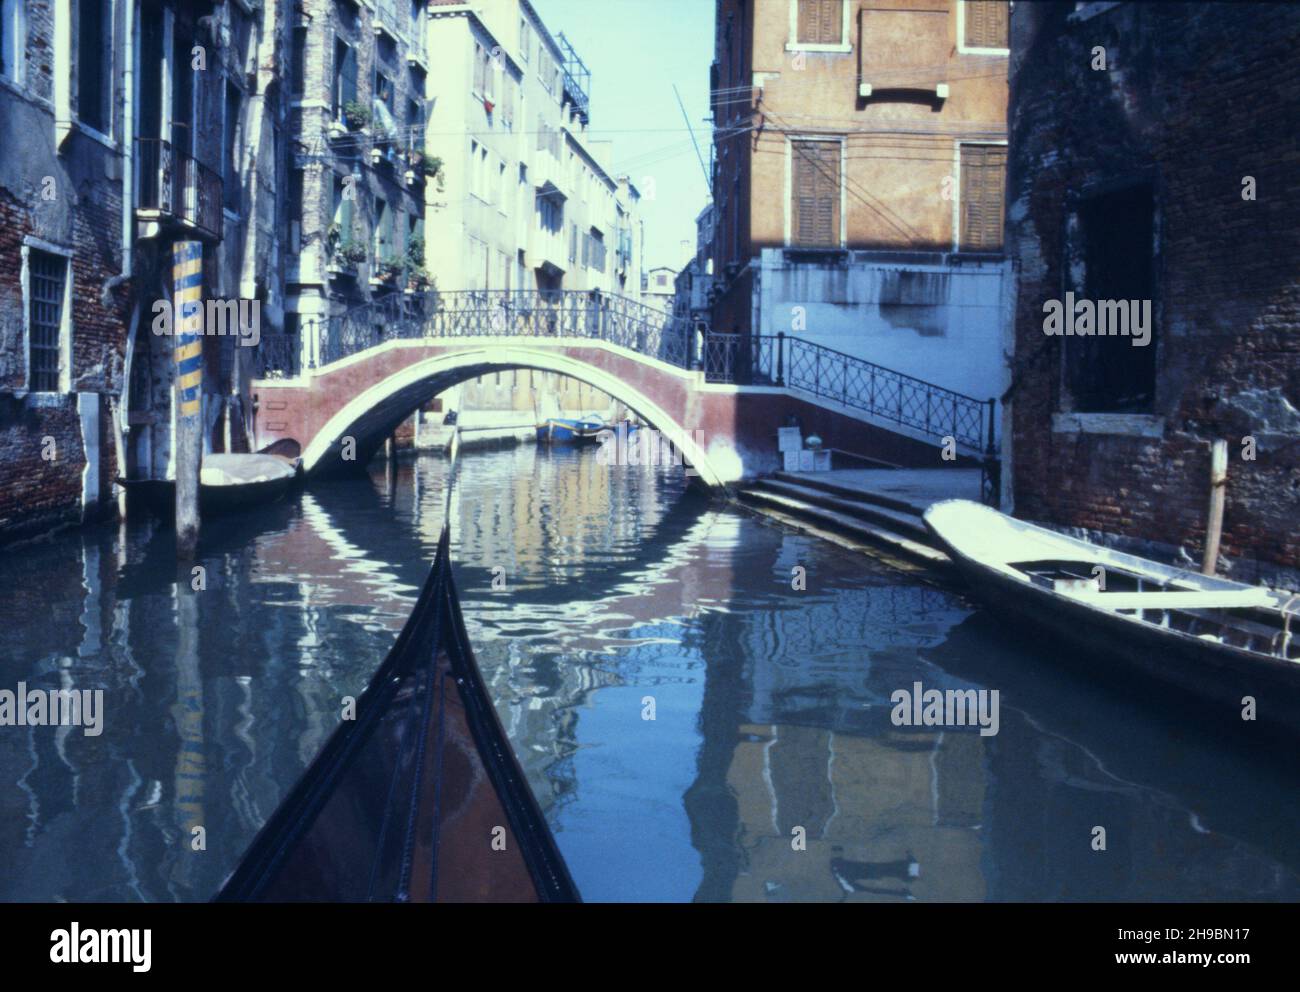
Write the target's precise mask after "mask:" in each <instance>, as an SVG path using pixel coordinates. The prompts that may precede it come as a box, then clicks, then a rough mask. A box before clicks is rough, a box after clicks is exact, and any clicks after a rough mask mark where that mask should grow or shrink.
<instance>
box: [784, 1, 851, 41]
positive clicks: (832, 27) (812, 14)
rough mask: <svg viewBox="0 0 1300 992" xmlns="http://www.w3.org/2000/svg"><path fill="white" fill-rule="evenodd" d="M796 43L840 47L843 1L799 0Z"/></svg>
mask: <svg viewBox="0 0 1300 992" xmlns="http://www.w3.org/2000/svg"><path fill="white" fill-rule="evenodd" d="M798 11H799V13H798V25H797V28H796V39H795V40H796V41H797V42H798V43H799V44H801V45H838V44H839V43H840V41H841V28H842V27H843V17H844V7H843V3H842V0H799V6H798Z"/></svg>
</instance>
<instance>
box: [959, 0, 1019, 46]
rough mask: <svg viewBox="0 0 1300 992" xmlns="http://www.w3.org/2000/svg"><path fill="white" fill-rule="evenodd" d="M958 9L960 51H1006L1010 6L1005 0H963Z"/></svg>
mask: <svg viewBox="0 0 1300 992" xmlns="http://www.w3.org/2000/svg"><path fill="white" fill-rule="evenodd" d="M959 11H960V15H961V19H962V23H961V25H960V28H961V33H960V35H959V37H960V39H961V48H960V50H961V51H963V52H1005V51H1007V44H1008V41H1007V36H1008V31H1009V26H1010V14H1011V7H1010V5H1009V4H1008V3H1007V2H1006V0H963V2H962V3H961V4H960V6H959Z"/></svg>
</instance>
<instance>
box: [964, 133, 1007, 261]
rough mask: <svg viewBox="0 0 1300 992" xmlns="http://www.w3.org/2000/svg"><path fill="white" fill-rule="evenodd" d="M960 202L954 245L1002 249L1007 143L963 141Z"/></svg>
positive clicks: (990, 249)
mask: <svg viewBox="0 0 1300 992" xmlns="http://www.w3.org/2000/svg"><path fill="white" fill-rule="evenodd" d="M958 159H959V161H960V163H961V189H960V190H959V192H958V199H959V201H960V204H961V212H960V214H959V217H960V221H959V223H958V232H957V235H958V236H957V247H958V250H960V251H1001V250H1002V214H1003V203H1004V201H1003V190H1004V188H1005V185H1006V174H1007V148H1006V145H974V144H962V145H961V146H960V147H959V149H958Z"/></svg>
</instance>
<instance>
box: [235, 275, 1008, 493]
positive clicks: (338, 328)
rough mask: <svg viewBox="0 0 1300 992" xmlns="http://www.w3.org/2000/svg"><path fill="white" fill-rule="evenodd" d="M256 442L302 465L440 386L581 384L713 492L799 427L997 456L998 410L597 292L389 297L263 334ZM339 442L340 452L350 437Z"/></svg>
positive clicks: (919, 458)
mask: <svg viewBox="0 0 1300 992" xmlns="http://www.w3.org/2000/svg"><path fill="white" fill-rule="evenodd" d="M259 365H260V375H261V378H260V379H259V380H257V381H256V382H255V383H254V390H255V394H256V397H257V418H256V423H255V433H256V436H257V444H258V446H262V445H265V444H268V443H270V442H272V441H275V440H279V439H282V438H293V439H294V440H296V441H298V442H299V443H300V444H301V445H302V447H303V461H304V466H305V467H306V469H307V470H308V471H309V472H315V471H318V470H323V469H329V468H331V467H337V466H338V465H340V464H341V463H342V462H344V461H347V460H349V459H350V456H354V457H355V460H356V461H357V462H358V463H362V464H364V463H365V462H366V461H368V460H369V458H370V456H371V455H372V454H373V453H374V452H375V451H376V450H377V449H378V447H379V445H380V444H382V442H383V441H384V439H385V438H387V437H388V436H390V435H391V434H392V432H393V431H394V430H395V429H396V428H397V426H398V425H399V424H401V423H402V422H403V421H404V420H405V419H406V418H407V417H409V416H410V415H411V414H412V413H413V412H414V411H415V410H416V409H417V408H418V407H420V406H421V405H422V404H424V403H425V402H427V401H428V400H429V399H430V398H431V397H432V396H434V395H436V394H437V393H438V392H440V391H441V390H443V389H446V388H448V387H450V386H453V385H455V384H457V383H460V382H464V381H465V380H467V379H471V378H475V377H477V376H481V375H484V374H486V373H489V372H493V371H504V370H509V369H520V368H526V369H538V370H541V371H547V372H555V373H558V374H560V375H565V376H569V377H571V378H574V379H578V380H580V381H583V382H586V383H588V384H590V385H592V386H594V387H596V388H597V389H600V390H601V391H603V392H605V393H607V394H608V395H610V396H613V397H614V398H615V399H617V400H619V401H620V402H622V403H623V404H624V405H626V406H627V407H628V408H630V409H632V410H634V411H635V412H636V413H637V414H638V415H640V416H641V417H642V418H643V419H645V420H646V421H647V422H648V423H650V424H651V425H652V426H655V427H657V428H659V429H660V430H661V431H663V432H664V433H665V434H667V435H668V436H669V437H670V439H672V440H673V442H674V443H675V444H677V445H678V447H679V448H680V449H681V450H682V452H683V454H684V456H685V458H686V460H687V461H688V462H689V463H690V464H691V465H692V466H694V467H695V469H696V470H697V471H698V472H699V474H700V476H701V477H702V478H703V480H704V482H705V483H707V484H709V485H723V484H726V483H729V482H732V481H736V480H738V479H742V478H746V477H752V476H754V475H758V474H762V473H764V472H768V471H773V470H775V469H776V468H778V467H779V466H778V461H777V450H776V430H777V428H778V427H780V426H784V425H785V424H787V423H789V422H790V421H791V418H795V419H797V420H798V421H799V422H800V423H801V424H802V425H803V426H804V428H805V430H806V431H808V432H810V433H813V432H815V433H817V434H819V435H820V436H821V437H822V438H823V441H824V442H825V444H826V446H827V447H830V448H834V449H838V450H841V451H846V452H851V453H853V454H855V455H860V456H862V457H868V458H872V459H875V460H878V461H883V462H886V463H892V464H899V465H917V466H923V465H934V464H935V463H936V462H935V459H936V457H937V456H936V448H937V447H938V446H939V445H940V444H942V443H943V440H944V439H945V438H947V437H951V438H953V439H954V440H955V442H956V445H957V450H958V452H959V454H960V455H961V456H962V457H963V458H966V459H971V460H979V459H985V458H991V457H993V455H994V443H993V438H994V420H995V417H994V401H992V400H980V399H977V398H975V397H970V396H965V395H963V394H960V393H956V392H953V391H952V390H948V389H944V388H942V387H940V386H936V385H934V384H933V383H928V382H925V381H923V380H920V379H917V378H915V377H912V376H907V375H903V374H901V373H899V372H896V371H893V370H891V369H887V368H884V367H883V366H879V365H875V364H873V363H871V362H868V361H865V360H863V359H861V358H858V357H855V356H851V355H846V354H843V353H841V352H838V351H834V350H833V349H830V348H826V347H824V346H822V345H819V344H816V343H814V342H810V341H805V340H802V339H800V338H797V337H794V336H790V335H785V334H777V335H737V334H718V333H712V332H710V331H708V330H707V329H705V328H701V327H697V326H695V325H694V324H692V323H691V322H689V321H687V320H685V319H682V318H679V317H676V316H674V315H672V314H669V313H665V312H662V311H659V310H656V309H654V308H653V307H648V306H645V305H644V304H641V303H638V302H636V301H634V300H630V299H627V298H625V297H621V296H611V295H605V294H601V293H598V292H573V291H556V292H534V291H522V290H520V291H509V290H507V291H477V292H456V293H440V292H436V291H431V292H427V293H416V294H406V293H401V294H392V295H390V296H388V297H385V298H383V299H382V300H380V301H377V302H375V303H370V304H367V305H365V306H364V307H360V308H357V309H355V310H352V311H348V312H347V313H344V314H340V315H338V316H335V317H330V318H328V319H325V320H320V321H312V320H309V321H306V322H305V323H304V324H303V326H302V328H301V330H300V334H299V335H297V336H285V335H279V336H273V335H268V336H266V337H263V339H262V341H261V343H260V345H259ZM349 442H350V443H349Z"/></svg>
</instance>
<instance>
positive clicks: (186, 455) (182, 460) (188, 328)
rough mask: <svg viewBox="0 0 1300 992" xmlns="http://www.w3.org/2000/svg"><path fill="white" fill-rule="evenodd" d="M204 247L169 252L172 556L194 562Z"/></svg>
mask: <svg viewBox="0 0 1300 992" xmlns="http://www.w3.org/2000/svg"><path fill="white" fill-rule="evenodd" d="M202 298H203V245H202V243H201V242H198V241H177V242H176V243H175V244H174V245H173V246H172V318H173V324H174V327H173V333H174V334H175V336H176V345H175V349H174V355H175V361H176V376H175V386H174V388H175V404H176V435H175V437H173V438H172V445H173V455H174V458H175V464H176V555H177V557H178V558H184V559H186V560H189V559H192V558H193V557H194V553H195V550H196V549H197V547H198V543H199V465H200V461H201V460H202V457H203V403H202V397H203V339H202V337H200V332H201V331H202V328H203V315H202V312H201V308H202V306H203V303H202Z"/></svg>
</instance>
